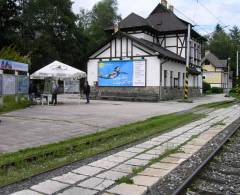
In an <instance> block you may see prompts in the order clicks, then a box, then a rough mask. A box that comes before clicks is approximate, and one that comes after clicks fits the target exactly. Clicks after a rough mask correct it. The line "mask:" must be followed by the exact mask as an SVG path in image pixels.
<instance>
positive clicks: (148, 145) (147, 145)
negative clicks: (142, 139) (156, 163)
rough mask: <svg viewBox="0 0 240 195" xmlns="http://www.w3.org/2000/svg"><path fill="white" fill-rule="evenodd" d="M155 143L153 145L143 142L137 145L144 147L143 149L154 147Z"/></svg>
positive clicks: (137, 146)
mask: <svg viewBox="0 0 240 195" xmlns="http://www.w3.org/2000/svg"><path fill="white" fill-rule="evenodd" d="M154 146H155V145H153V144H152V143H149V142H148V143H142V144H138V145H136V146H135V147H136V148H143V149H150V148H152V147H154Z"/></svg>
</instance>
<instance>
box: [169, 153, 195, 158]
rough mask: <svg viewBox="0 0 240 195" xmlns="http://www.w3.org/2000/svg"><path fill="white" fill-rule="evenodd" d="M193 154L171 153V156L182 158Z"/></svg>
mask: <svg viewBox="0 0 240 195" xmlns="http://www.w3.org/2000/svg"><path fill="white" fill-rule="evenodd" d="M191 156H192V155H191V154H189V153H175V154H171V155H170V157H174V158H180V159H188V158H189V157H191Z"/></svg>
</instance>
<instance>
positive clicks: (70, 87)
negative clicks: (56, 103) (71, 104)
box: [64, 80, 79, 93]
mask: <svg viewBox="0 0 240 195" xmlns="http://www.w3.org/2000/svg"><path fill="white" fill-rule="evenodd" d="M64 93H79V80H65V81H64Z"/></svg>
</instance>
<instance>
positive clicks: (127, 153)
mask: <svg viewBox="0 0 240 195" xmlns="http://www.w3.org/2000/svg"><path fill="white" fill-rule="evenodd" d="M114 155H115V156H122V157H125V158H132V157H133V156H135V155H136V154H135V153H133V152H127V151H126V150H125V151H121V152H118V153H116V154H114Z"/></svg>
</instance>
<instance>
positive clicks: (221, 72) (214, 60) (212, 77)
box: [202, 51, 232, 89]
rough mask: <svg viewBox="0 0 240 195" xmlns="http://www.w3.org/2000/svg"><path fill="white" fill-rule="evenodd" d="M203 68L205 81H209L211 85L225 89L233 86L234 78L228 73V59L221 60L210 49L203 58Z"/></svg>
mask: <svg viewBox="0 0 240 195" xmlns="http://www.w3.org/2000/svg"><path fill="white" fill-rule="evenodd" d="M202 68H203V81H204V82H206V83H209V84H210V85H211V87H219V88H224V89H227V88H229V89H231V88H232V78H231V75H230V74H228V61H227V60H220V59H219V58H218V57H217V56H215V55H214V54H213V53H211V52H209V51H208V52H206V54H205V57H204V58H203V59H202ZM229 72H230V71H229ZM228 77H229V79H228Z"/></svg>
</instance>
